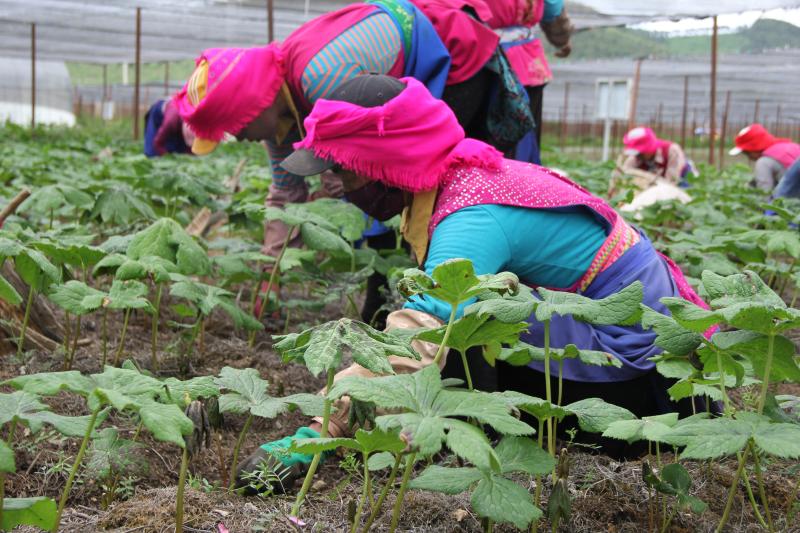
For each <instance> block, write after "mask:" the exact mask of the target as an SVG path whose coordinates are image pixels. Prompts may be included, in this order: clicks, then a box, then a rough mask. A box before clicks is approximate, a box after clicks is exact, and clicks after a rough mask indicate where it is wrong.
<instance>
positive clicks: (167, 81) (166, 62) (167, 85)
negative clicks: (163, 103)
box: [164, 61, 169, 96]
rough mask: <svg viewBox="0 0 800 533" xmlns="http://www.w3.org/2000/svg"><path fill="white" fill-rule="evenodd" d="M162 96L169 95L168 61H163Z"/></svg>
mask: <svg viewBox="0 0 800 533" xmlns="http://www.w3.org/2000/svg"><path fill="white" fill-rule="evenodd" d="M164 95H165V96H168V95H169V61H164Z"/></svg>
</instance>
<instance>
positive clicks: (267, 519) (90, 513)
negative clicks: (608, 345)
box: [0, 305, 800, 533]
mask: <svg viewBox="0 0 800 533" xmlns="http://www.w3.org/2000/svg"><path fill="white" fill-rule="evenodd" d="M164 308H167V305H165V306H164ZM341 309H342V307H338V308H333V307H331V308H330V309H326V311H325V312H323V313H321V314H318V315H313V314H305V315H302V316H300V317H299V318H300V320H301V321H305V322H308V323H316V322H319V321H323V320H325V319H326V317H328V316H339V315H340V314H341ZM293 314H298V313H293ZM169 319H174V320H178V318H177V317H165V318H164V321H163V322H162V324H164V325H165V326H164V327H162V332H161V335H160V338H159V346H160V358H161V359H162V363H161V370H160V373H161V374H162V375H180V373H179V372H178V368H179V367H180V366H184V368H185V367H186V365H180V364H179V358H178V357H177V356H176V352H177V351H179V346H178V344H177V343H176V341H175V338H176V337H175V335H174V334H173V333H172V332H171V331H170V329H169V328H168V327H166V324H167V320H169ZM293 319H294V320H297V319H296V318H293ZM118 320H119V318H118V317H112V319H111V320H110V321H109V330H110V331H113V332H118V331H119V330H120V327H119V324H118V323H117V321H118ZM112 322H113V324H112ZM284 327H285V323H284V320H283V319H282V318H281V317H272V318H271V319H270V320H268V321H267V331H265V332H261V333H259V334H258V335H257V337H256V344H255V347H254V348H250V347H248V345H247V342H246V340H243V339H244V338H245V337H246V335H245V334H244V333H242V332H240V333H239V334H238V335H237V334H236V332H234V331H232V328H231V326H230V324H229V323H228V322H227V321H226V320H225V319H223V318H222V317H218V316H216V315H214V316H213V317H212V319H211V320H209V321H208V324H207V327H206V333H205V340H204V348H203V350H202V351H201V352H200V353H195V354H194V356H193V359H192V364H191V365H190V372H191V374H190V375H185V374H184V375H182V376H181V377H191V375H208V374H212V375H213V374H216V373H217V372H219V370H220V369H221V368H222V367H223V366H226V365H227V366H233V367H237V368H246V367H252V368H256V369H258V370H259V372H260V373H261V376H262V377H263V378H264V379H266V380H268V381H269V382H270V390H269V392H270V394H273V395H275V396H282V395H287V394H293V393H296V392H309V391H316V390H318V389H320V388H321V387H322V386H323V382H322V380H320V379H318V378H314V377H312V376H310V375H309V373H308V372H307V370H306V369H305V368H304V367H300V366H297V365H291V364H289V365H287V364H284V363H282V362H281V360H280V357H278V356H277V355H276V354H275V352H273V351H272V349H271V340H270V335H271V334H273V333H277V332H279V331H278V330H283V329H284ZM99 329H100V328H99V323H95V322H93V321H84V324H83V331H82V337H85V338H87V339H88V341H87V342H86V343H85V344H84V345H83V346H81V347H79V349H78V352H77V356H76V358H75V361H74V365H73V367H74V368H75V369H78V370H81V371H83V372H97V371H99V370H100V361H101V356H100V354H101V353H102V349H101V343H100V340H99V338H98V337H99V331H98V330H99ZM292 329H294V327H293V328H292ZM171 343H172V344H171ZM115 347H116V339H114V340H112V341H111V342H110V351H111V350H113V348H115ZM111 353H113V351H111ZM125 357H126V358H132V359H134V360H135V361H136V362H137V364H139V365H140V366H141V367H143V368H148V367H149V365H150V319H149V317H147V316H145V315H141V316H134V317H133V318H132V319H131V323H130V326H129V332H128V337H127V340H126V346H125ZM61 365H62V357H61V355H60V354H59V353H43V352H29V353H28V354H27V358H26V359H25V360H24V361H19V360H16V358H15V356H14V355H8V356H4V357H2V358H0V378H2V379H6V378H9V377H12V376H16V375H19V374H27V373H35V372H43V371H55V370H60V369H61ZM798 389H800V387H798V386H780V387H779V390H778V391H776V392H781V393H785V394H787V393H792V394H798V393H800V391H799V390H798ZM740 401H741V400H740ZM51 403H52V405H53V406H54V408H55V409H54V410H56V411H57V412H59V413H63V414H71V415H75V414H85V413H86V409H85V405H84V402H83V400H82V399H80V398H78V397H76V396H74V395H67V394H64V395H62V396H59V397H56V398H53V399H51ZM111 422H112V423H113V424H114V425H115V426H116V427H117V428H119V430H120V433H121V434H122V435H123V436H125V437H130V436H131V435H133V433H134V432H135V423H134V421H132V420H131V419H128V418H127V417H124V416H122V415H114V416H113V417H112V419H111ZM243 423H244V417H240V416H226V418H225V423H224V425H223V427H222V428H221V430H219V431H218V432H217V435H215V437H214V438H213V439H212V445H211V447H210V448H209V449H204V450H202V451H201V452H199V453H198V454H197V455H196V456H195V457H194V458H193V459H192V462H191V465H190V472H191V477H190V487H191V488H189V489H187V492H186V500H185V524H186V527H185V531H187V532H209V533H211V532H216V531H218V530H217V529H216V524H218V523H222V524H224V527H226V528H227V530H229V531H231V532H247V531H254V532H260V531H263V532H283V531H287V532H290V531H291V532H296V531H298V528H297V527H295V526H294V525H292V524H291V523H289V522H288V520H287V518H286V516H287V515H288V513H289V509H290V507H291V504H292V502H293V500H294V498H293V497H290V496H283V495H280V496H271V497H268V498H260V497H245V496H238V495H235V494H229V493H227V492H226V491H224V490H217V489H216V488H215V487H219V486H221V485H223V480H224V479H225V477H226V476H227V469H228V468H229V464H230V461H231V455H232V450H233V448H234V444H235V442H236V439H237V437H238V433H239V431H240V430H241V428H242V425H243ZM306 423H307V419H306V418H305V417H303V416H302V415H300V414H288V415H285V416H281V417H279V418H277V419H274V420H263V419H255V420H254V422H253V425H252V427H251V429H250V431H249V433H248V435H247V438H246V441H245V444H244V446H243V448H242V457H244V456H246V455H247V454H248V453H250V451H252V450H253V449H255V448H256V447H257V446H258V445H260V444H262V443H264V442H267V441H270V440H274V439H277V438H281V437H284V436H286V435H287V434H291V433H293V432H294V430H295V429H296V428H297V427H299V426H301V425H305V424H306ZM25 432H27V430H24V428H22V429H18V433H17V435H16V442H17V443H18V444H17V453H16V457H17V474H15V475H11V476H9V477H8V479H7V481H6V494H7V495H9V496H16V497H24V496H36V495H47V496H50V497H53V498H57V497H58V495H59V493H60V491H61V489H62V487H63V486H64V484H65V482H66V478H67V474H68V472H67V470H68V468H69V466H70V465H71V460H72V458H73V457H74V456H75V454H76V453H77V446H78V442H77V439H63V438H59V437H57V436H56V435H55V434H53V433H52V432H46V431H45V432H43V433H40V434H39V435H35V436H31V435H27V434H24V433H25ZM140 441H141V443H142V447H141V449H140V450H139V451H137V452H136V453H138V454H140V455H141V456H142V457H143V458H144V459H145V461H144V462H145V463H146V464H148V465H149V468H147V469H146V470H143V471H141V472H139V473H138V474H137V475H136V476H134V477H132V478H131V479H130V480H128V481H126V482H125V483H123V486H124V487H125V489H126V493H125V494H123V496H124V498H122V499H120V500H118V501H116V502H115V503H113V504H112V505H111V506H110V508H109V509H105V510H104V509H102V508H101V504H100V502H101V498H102V496H103V493H104V490H103V482H102V481H101V480H99V479H96V478H95V477H94V476H92V475H91V474H87V473H86V472H85V469H82V474H79V478H78V480H77V481H76V484H75V486H74V488H73V490H72V493H71V497H70V505H69V506H68V508H67V509H66V511H65V514H64V518H63V520H62V529H61V530H62V531H65V532H76V533H77V532H90V531H106V530H107V531H116V532H119V533H134V532H168V531H173V530H174V527H175V526H174V509H175V490H176V489H175V485H176V483H177V478H178V469H179V466H180V454H179V453H178V451H177V449H176V448H175V447H174V446H171V445H166V444H164V443H160V442H156V441H154V440H152V439H151V438H149V437H148V436H147V435H142V437H141V438H140ZM569 454H570V457H571V467H570V477H569V491H570V493H571V497H572V515H571V518H570V519H569V520H568V521H567V522H566V523H564V524H562V525H561V526H560V527H559V529H558V530H559V531H563V532H576V533H577V532H587V533H588V532H602V531H607V532H614V533H623V532H640V531H654V530H655V531H657V530H658V529H659V528H660V525H661V511H660V509H661V504H662V502H661V500H660V499H656V498H655V497H654V496H653V495H652V493H651V492H650V491H649V490H648V488H647V486H646V485H645V484H644V482H643V481H642V476H641V470H642V461H643V460H634V461H626V462H617V461H614V460H612V459H611V458H609V457H607V456H604V455H602V454H595V453H589V452H588V451H585V450H583V449H582V448H580V447H572V448H571V449H570V450H569ZM671 459H672V458H671V456H670V454H668V453H664V454H662V461H665V462H668V461H671ZM340 460H341V458H339V459H338V460H337V459H330V460H328V461H327V462H326V463H325V464H324V465H323V466H322V468H321V470H320V472H319V474H318V476H317V482H316V483H315V485H314V488H313V489H312V491H311V492H310V494H309V497H308V499H307V502H306V504H304V507H303V511H302V517H303V520H305V521H306V523H307V527H306V528H305V530H307V531H315V532H317V531H319V532H323V531H324V532H328V531H347V530H349V528H350V523H349V522H350V518H349V517H351V516H352V514H353V510H354V508H355V503H356V501H357V498H358V496H359V491H360V486H361V484H360V474H359V473H355V474H353V475H350V476H349V475H348V474H347V472H346V471H345V470H343V469H342V468H340V467H339V465H338V463H339V461H340ZM648 460H649V461H650V462H651V463H655V458H650V459H648ZM683 464H684V465H685V466H686V467H687V468H688V469H689V470H690V472H691V474H692V479H693V490H692V493H693V494H694V495H696V496H698V497H700V498H701V499H703V500H704V501H705V502H707V503H708V505H709V509H708V511H706V512H705V513H703V514H702V515H700V516H698V515H693V514H689V513H684V512H678V513H677V514H676V515H675V517H674V518H673V520H672V522H671V525H670V528H669V529H668V531H672V532H677V533H684V532H687V533H688V532H706V531H709V532H710V531H714V529H715V528H716V525H717V523H718V521H719V518H720V516H721V514H722V509H723V507H724V505H725V500H726V497H727V492H728V487H729V485H730V482H731V480H732V478H733V475H734V473H735V469H736V464H735V460H731V459H728V460H724V461H716V462H711V463H697V464H695V463H691V462H684V463H683ZM748 474H749V477H750V482H751V483H752V485H753V486H754V487H755V483H756V481H755V475H754V473H753V472H752V471H749V472H748ZM797 479H798V468H797V464H796V463H783V462H771V463H770V464H769V465H768V468H767V474H766V478H765V482H766V486H767V490H766V493H767V495H768V498H769V502H770V509H771V510H772V516H773V519H774V520H775V528H776V531H786V532H800V520H797V518H795V521H794V522H793V523H791V524H787V523H786V518H785V517H786V516H787V503H788V500H789V499H790V497H791V493H792V491H793V489H794V488H795V483H797ZM382 481H383V480H382V479H381V474H378V475H377V484H376V486H382V484H383V483H382ZM531 491H533V486H532V482H531ZM548 493H549V487H548V486H547V484H546V483H545V485H544V491H543V501H544V502H546V501H547V495H548ZM744 494H745V493H744V491H743V490H740V491H739V492H738V493H737V497H736V500H735V502H734V505H733V510H732V512H731V515H730V520H729V522H728V526H727V527H726V529H725V531H731V532H750V531H761V530H762V529H761V527H760V526H759V524H758V522H757V521H756V519H755V517H754V515H753V511H752V508H751V506H750V505H749V503H748V502H747V500H746V499H745V497H744ZM756 499H758V495H757V494H756ZM393 503H394V491H392V492H390V494H389V496H388V497H387V501H386V504H385V505H384V511H383V513H382V515H381V516H379V518H378V519H377V520H376V522H375V524H374V526H373V528H372V530H373V531H388V529H389V522H390V515H391V506H392V504H393ZM670 503H671V502H670ZM670 508H671V507H670ZM549 529H550V525H549V524H547V523H546V522H542V523H540V530H541V531H547V530H549ZM20 531H26V532H27V531H32V530H30V529H25V528H22V529H20ZM220 531H224V530H220ZM398 531H414V532H478V531H482V527H481V522H480V520H479V519H478V518H477V517H476V516H475V515H474V514H472V511H471V510H470V505H469V495H468V494H462V495H458V496H445V495H441V494H436V493H427V492H420V491H409V492H408V493H407V495H406V500H405V503H404V512H403V514H402V516H401V519H400V524H399V527H398ZM495 531H500V532H503V531H514V529H513V528H512V527H510V526H508V525H499V526H497V527H495Z"/></svg>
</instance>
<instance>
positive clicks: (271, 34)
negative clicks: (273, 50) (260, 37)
mask: <svg viewBox="0 0 800 533" xmlns="http://www.w3.org/2000/svg"><path fill="white" fill-rule="evenodd" d="M273 4H274V2H273V0H267V39H268V41H269V42H272V41H274V40H275V22H274V16H273V15H274V14H275V7H274V5H273Z"/></svg>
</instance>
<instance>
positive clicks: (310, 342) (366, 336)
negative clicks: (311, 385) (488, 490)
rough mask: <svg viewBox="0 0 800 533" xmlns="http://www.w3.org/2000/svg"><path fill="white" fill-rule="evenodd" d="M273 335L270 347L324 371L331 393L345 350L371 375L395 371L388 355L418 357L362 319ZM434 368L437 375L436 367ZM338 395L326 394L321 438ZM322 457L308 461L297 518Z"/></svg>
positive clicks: (295, 511) (312, 369) (313, 370)
mask: <svg viewBox="0 0 800 533" xmlns="http://www.w3.org/2000/svg"><path fill="white" fill-rule="evenodd" d="M274 338H275V340H276V341H277V342H276V343H275V345H274V346H273V347H274V348H275V350H276V351H277V352H278V353H280V354H281V355H282V356H283V360H284V361H302V362H303V364H305V365H306V368H308V370H309V372H311V373H312V374H313V375H315V376H318V375H320V374H323V373H324V374H325V375H326V376H327V380H326V381H327V384H326V387H325V390H326V392H328V393H332V387H333V378H334V374H335V372H336V369H338V368H339V367H340V366H341V365H342V357H343V355H344V354H345V353H349V354H350V355H351V356H352V357H353V362H355V363H356V364H359V365H361V366H362V367H364V368H365V369H367V370H369V371H370V372H372V373H374V374H394V370H393V369H392V365H391V364H390V363H389V359H388V357H389V356H392V355H393V356H399V357H408V358H411V359H417V360H418V359H419V358H420V357H419V354H417V353H416V352H415V351H414V350H413V349H412V348H411V346H410V345H409V344H407V343H403V341H401V340H400V339H398V338H397V337H394V336H392V335H388V334H386V333H382V332H380V331H377V330H375V329H373V328H371V327H370V326H368V325H366V324H364V323H362V322H356V321H353V320H350V319H346V318H342V319H340V320H337V321H334V322H327V323H325V324H322V325H320V326H316V327H314V328H311V329H307V330H305V331H303V332H301V333H290V334H289V335H283V336H276V337H274ZM435 370H436V372H437V375H438V369H435ZM339 396H341V394H340V395H339ZM339 396H335V395H332V394H329V395H328V396H326V397H325V403H324V409H323V417H322V430H321V431H320V437H321V438H325V437H327V436H328V423H329V421H330V415H331V409H332V407H333V400H334V399H336V398H338V397H339ZM321 458H322V454H321V453H317V454H315V455H314V458H313V459H312V461H311V465H310V466H309V469H308V473H307V474H306V478H305V480H304V481H303V486H302V488H301V489H300V492H299V493H298V494H297V499H296V500H295V503H294V506H293V507H292V511H291V516H292V517H295V518H298V517H299V514H298V513H299V512H300V506H301V505H302V503H303V500H304V499H305V495H306V493H307V492H308V489H309V488H310V487H311V481H312V479H313V478H314V473H315V472H316V470H317V466H318V465H319V462H320V460H321ZM411 462H413V461H411Z"/></svg>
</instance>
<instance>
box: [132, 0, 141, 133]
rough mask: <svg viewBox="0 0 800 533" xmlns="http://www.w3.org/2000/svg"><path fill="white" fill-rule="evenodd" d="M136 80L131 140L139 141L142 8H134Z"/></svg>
mask: <svg viewBox="0 0 800 533" xmlns="http://www.w3.org/2000/svg"><path fill="white" fill-rule="evenodd" d="M134 76H135V78H136V80H135V86H134V88H133V138H134V140H137V139H139V89H140V84H141V81H142V8H141V7H137V8H136V70H135V73H134Z"/></svg>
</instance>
